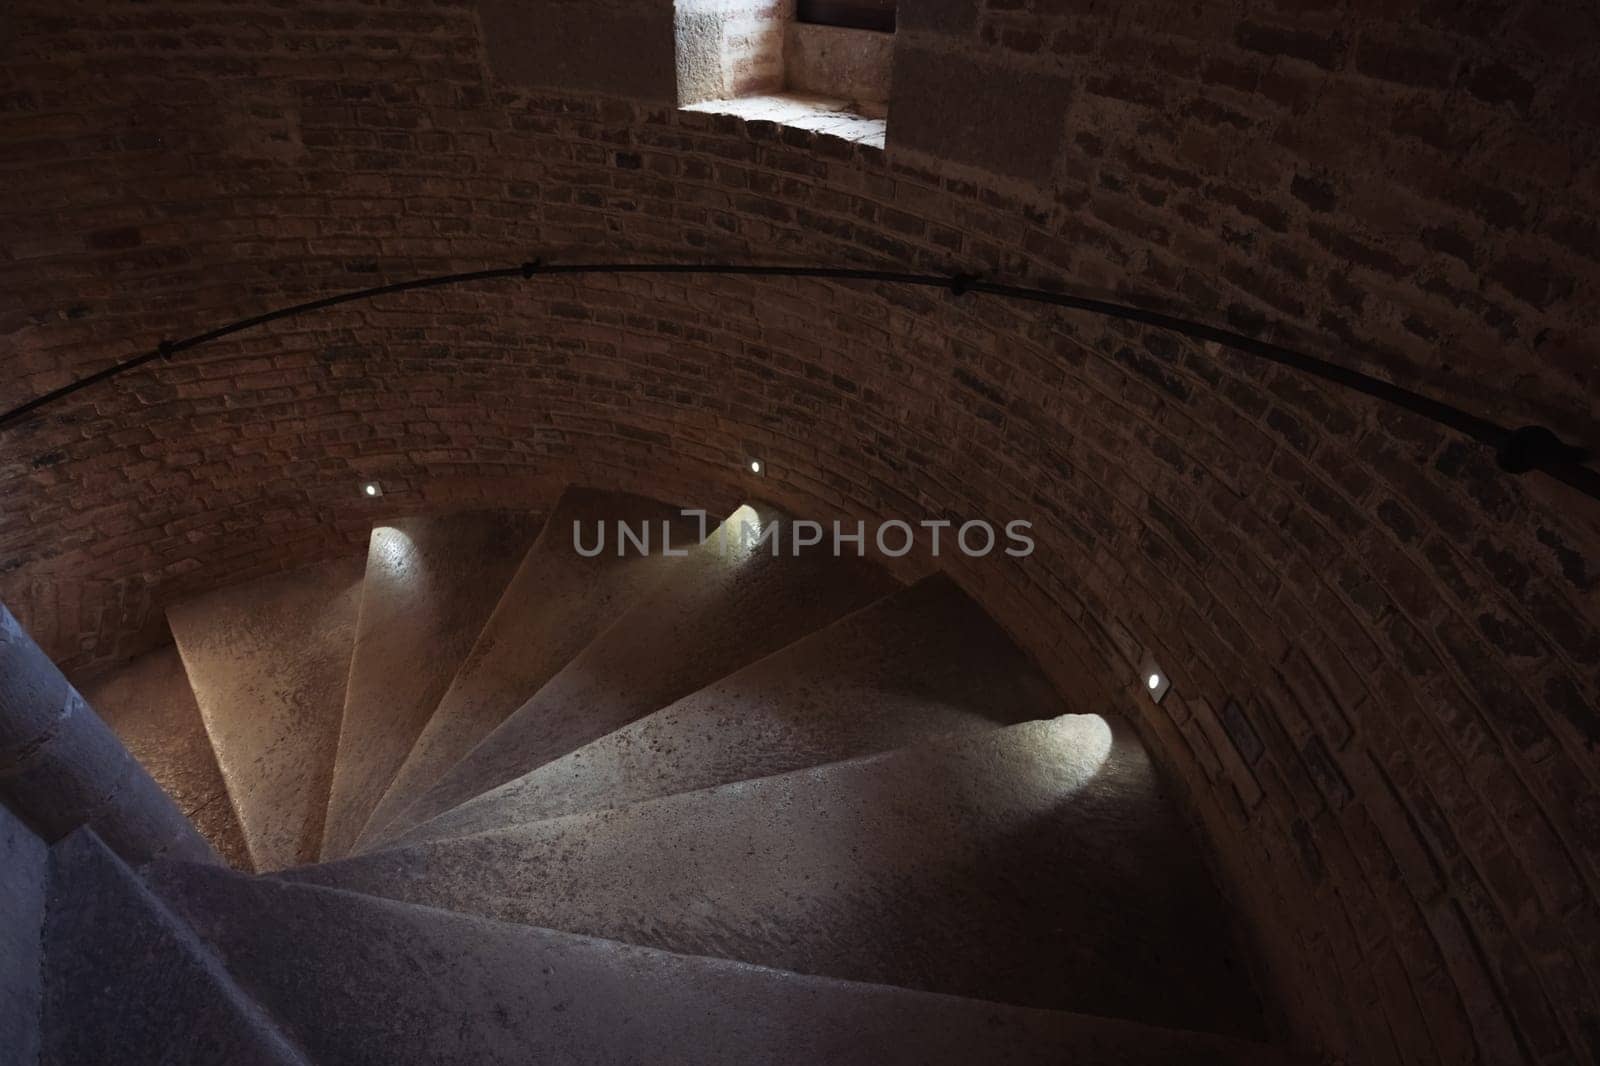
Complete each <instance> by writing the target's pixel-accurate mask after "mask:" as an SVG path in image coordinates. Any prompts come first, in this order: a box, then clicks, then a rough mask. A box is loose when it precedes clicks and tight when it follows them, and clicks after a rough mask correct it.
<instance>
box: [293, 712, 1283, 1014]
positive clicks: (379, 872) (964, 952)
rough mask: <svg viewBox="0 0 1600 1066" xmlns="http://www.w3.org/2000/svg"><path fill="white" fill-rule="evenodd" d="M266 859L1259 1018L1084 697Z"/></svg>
mask: <svg viewBox="0 0 1600 1066" xmlns="http://www.w3.org/2000/svg"><path fill="white" fill-rule="evenodd" d="M280 876H284V877H288V878H293V879H296V880H301V881H305V882H310V883H317V884H323V885H329V886H333V887H339V888H346V889H350V890H353V891H358V892H365V893H370V894H374V895H381V896H387V897H390V898H393V899H398V900H404V901H408V902H413V903H419V904H425V905H430V906H437V907H442V908H445V909H449V910H456V911H462V912H467V913H473V914H478V915H480V916H483V917H489V918H494V919H497V920H505V921H515V922H521V923H524V924H528V925H537V926H543V927H548V928H553V929H561V930H565V931H568V932H573V933H580V934H584V935H589V936H598V937H605V938H608V939H613V940H620V941H625V942H628V943H636V944H642V945H646V946H651V947H657V948H661V949H663V950H668V951H677V952H681V953H684V954H692V955H709V956H717V957H722V958H731V959H738V960H741V961H745V962H750V963H756V964H760V965H766V966H772V967H775V968H778V969H784V970H793V971H796V972H800V973H809V974H816V975H824V976H831V977H839V978H844V979H849V980H859V981H870V982H874V983H880V984H891V985H900V986H904V987H909V988H918V989H922V990H924V991H930V992H942V993H947V994H952V995H959V996H966V997H971V998H977V999H989V1000H996V1001H1001V1002H1007V1003H1014V1004H1018V1005H1024V1006H1032V1007H1040V1008H1047V1009H1066V1010H1074V1011H1079V1012H1083V1013H1091V1014H1099V1015H1105V1016H1109V1017H1122V1018H1128V1019H1132V1020H1135V1021H1140V1022H1144V1023H1147V1024H1152V1025H1160V1026H1164V1027H1172V1028H1182V1029H1201V1030H1207V1031H1213V1032H1222V1033H1227V1034H1229V1035H1235V1036H1245V1037H1256V1036H1259V1034H1260V1031H1261V1027H1262V1020H1261V1014H1260V1008H1259V1005H1258V1003H1257V1000H1256V997H1255V996H1254V994H1253V992H1252V988H1251V983H1250V980H1249V978H1248V975H1247V974H1246V973H1245V968H1244V965H1243V963H1242V961H1240V960H1241V959H1242V955H1241V954H1240V952H1239V951H1238V950H1237V949H1236V946H1235V944H1234V942H1233V940H1232V938H1231V937H1230V936H1229V935H1228V933H1227V932H1226V931H1225V929H1226V922H1225V911H1224V908H1223V907H1222V905H1221V901H1220V899H1219V898H1218V894H1217V892H1216V890H1215V888H1214V886H1213V884H1212V882H1211V880H1210V877H1209V874H1208V872H1207V870H1206V868H1205V866H1204V864H1203V863H1202V862H1201V860H1200V857H1199V854H1198V852H1197V851H1196V849H1195V848H1194V846H1193V843H1192V841H1191V840H1190V838H1189V836H1188V834H1187V832H1186V830H1185V828H1184V827H1183V826H1182V825H1181V823H1180V821H1179V820H1178V818H1177V817H1176V816H1175V814H1174V812H1173V810H1172V808H1171V805H1170V803H1169V802H1168V800H1167V799H1166V797H1165V796H1164V795H1163V794H1162V793H1161V791H1160V789H1159V787H1158V785H1157V783H1156V780H1155V777H1154V772H1153V769H1152V767H1151V766H1150V763H1149V761H1148V759H1147V757H1146V756H1145V754H1144V751H1143V748H1142V747H1141V746H1140V745H1139V743H1138V742H1137V740H1136V739H1134V738H1132V737H1131V736H1129V735H1127V734H1126V731H1125V729H1120V728H1119V729H1118V730H1116V731H1113V729H1112V727H1111V724H1109V723H1108V722H1107V721H1106V720H1104V719H1102V718H1100V717H1098V716H1095V715H1066V716H1063V717H1060V718H1057V719H1053V720H1050V721H1043V722H1028V723H1023V724H1021V725H1015V726H1009V727H1005V728H997V729H994V730H991V731H988V732H984V733H976V734H975V733H972V732H970V731H969V732H963V733H959V734H956V735H954V736H951V737H946V738H941V739H939V740H935V741H929V742H925V743H921V744H917V745H914V746H911V747H908V748H903V749H900V750H898V751H895V752H891V753H888V754H883V755H876V756H870V757H866V758H862V759H858V760H853V761H850V762H842V763H833V764H831V765H827V766H822V767H815V768H812V769H808V770H801V771H796V772H792V773H788V774H783V775H779V776H775V777H766V778H761V779H758V780H754V781H743V782H737V783H734V784H729V785H721V786H718V787H716V788H711V789H706V790H704V791H700V792H690V793H683V794H679V795H674V796H668V797H665V798H662V799H656V800H650V801H646V802H644V803H639V804H635V805H632V806H628V807H621V808H616V809H611V810H604V811H598V812H591V813H584V814H575V815H568V816H566V817H561V818H554V819H550V820H546V821H541V822H536V823H533V824H531V825H527V826H521V827H518V828H516V829H510V830H499V831H494V832H489V833H482V834H477V835H474V836H469V837H461V838H454V839H446V840H439V841H433V842H428V843H423V844H418V845H415V846H411V847H406V848H398V849H395V850H392V851H385V852H380V853H376V854H372V855H366V856H360V857H356V858H352V859H349V860H347V861H344V862H339V863H333V864H330V865H327V866H320V867H310V868H305V869H301V870H297V871H290V872H288V873H286V874H283V875H280Z"/></svg>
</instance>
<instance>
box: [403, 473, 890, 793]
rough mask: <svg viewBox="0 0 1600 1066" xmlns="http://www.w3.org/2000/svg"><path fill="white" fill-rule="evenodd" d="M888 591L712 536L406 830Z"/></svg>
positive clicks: (736, 522) (822, 559) (500, 732)
mask: <svg viewBox="0 0 1600 1066" xmlns="http://www.w3.org/2000/svg"><path fill="white" fill-rule="evenodd" d="M745 523H749V524H750V525H751V526H752V527H753V528H755V529H757V530H764V529H767V528H769V527H773V526H776V527H778V528H779V530H780V531H781V530H783V529H784V528H786V526H787V523H788V519H787V518H785V517H784V516H783V515H782V514H781V513H780V512H778V511H777V510H776V509H774V508H771V507H767V506H765V505H760V504H756V505H749V504H747V505H745V506H744V507H741V508H739V510H737V511H736V512H734V514H733V515H731V516H729V518H728V519H726V520H725V521H724V522H723V524H722V525H721V526H719V531H727V530H734V531H737V530H738V529H739V528H740V526H741V525H742V524H745ZM780 535H781V534H780ZM786 543H787V542H786ZM895 587H897V586H896V585H895V583H894V581H893V580H892V579H891V578H890V577H889V576H888V575H887V574H886V573H884V571H883V570H882V569H880V568H879V567H877V566H874V565H872V564H871V563H869V562H867V561H865V560H860V559H856V558H853V557H849V556H846V557H844V558H835V557H833V556H832V555H831V554H829V553H828V552H827V551H824V550H812V551H807V552H803V553H802V554H800V555H798V556H796V555H793V554H790V553H789V551H788V549H787V547H785V550H784V552H783V553H781V554H774V553H773V552H771V551H770V550H768V549H767V548H766V547H764V546H759V545H755V546H752V545H746V544H744V543H743V542H741V541H740V540H739V539H738V537H737V535H735V536H734V537H732V538H729V537H725V536H723V535H720V534H719V532H713V534H712V535H711V536H710V537H709V538H708V539H707V540H705V541H704V542H702V543H701V544H699V545H697V546H695V547H694V548H691V549H690V550H689V554H688V557H687V558H683V559H680V560H679V565H677V566H675V567H674V568H673V570H672V573H671V574H670V575H668V577H667V578H666V580H665V581H663V582H662V583H661V584H660V585H658V586H657V587H656V588H655V589H654V590H653V591H652V592H651V593H650V594H649V595H647V596H644V597H641V598H640V599H639V600H638V601H637V602H636V603H635V604H634V605H633V606H632V607H631V608H630V609H629V610H628V611H626V612H625V613H624V614H623V615H622V616H621V617H619V618H618V619H617V620H616V621H615V622H614V623H613V624H612V625H611V626H610V627H608V628H607V629H605V630H604V631H603V632H601V633H600V634H599V636H597V637H596V638H595V639H594V641H593V642H592V643H590V644H589V645H588V646H587V647H585V648H584V649H583V651H582V652H580V653H579V654H578V656H577V657H576V658H574V659H573V660H572V661H571V662H570V663H568V664H567V665H566V667H565V668H563V669H562V670H561V671H560V672H559V673H558V674H556V676H555V677H553V678H551V679H550V681H549V682H548V683H547V684H546V685H545V686H544V687H543V688H541V689H540V690H539V691H538V692H537V693H535V694H534V696H533V698H531V699H530V700H529V701H528V702H527V703H525V704H523V705H522V706H521V707H520V708H518V709H517V710H516V711H515V712H514V713H513V714H511V715H510V716H509V717H508V718H507V719H506V720H505V721H504V722H502V723H501V724H500V725H499V727H498V728H496V729H495V730H494V731H493V732H492V733H490V734H489V735H488V736H487V737H485V738H484V740H483V741H482V742H481V743H479V744H478V745H477V746H476V747H475V748H473V749H472V751H471V752H470V753H469V754H468V755H467V756H466V757H465V758H464V759H463V760H462V761H461V762H460V763H458V764H456V766H455V767H454V768H453V769H451V771H450V772H449V773H448V774H446V775H445V776H444V777H443V778H442V779H441V780H440V781H439V782H438V783H437V784H436V785H434V786H433V787H432V788H431V789H429V790H428V791H427V792H426V793H424V794H423V796H422V797H421V798H420V799H418V800H417V801H416V802H415V803H413V804H411V805H410V807H409V808H408V809H407V811H406V813H405V818H406V819H407V821H408V822H409V824H413V825H414V824H418V823H420V822H423V821H426V820H428V819H429V818H432V817H433V816H434V815H437V814H440V813H442V812H444V811H446V810H449V809H450V808H452V807H455V806H458V805H459V804H461V803H464V802H466V801H467V800H469V799H471V798H472V797H474V796H477V795H480V794H482V793H484V792H487V791H488V790H490V789H492V788H495V787H497V786H499V785H502V784H504V783H505V782H507V781H511V780H514V779H515V778H518V777H520V776H522V775H523V774H525V773H527V772H528V771H530V770H533V769H535V768H537V767H539V766H542V765H544V764H545V763H548V762H552V761H554V760H555V759H558V758H560V757H561V756H563V755H566V754H567V753H569V752H571V751H574V750H576V749H578V748H580V747H582V746H583V745H585V744H587V743H589V742H591V741H593V740H597V739H599V738H600V737H602V736H604V735H606V734H607V733H610V732H613V731H614V730H616V729H618V728H620V727H622V726H624V725H627V724H628V723H629V722H632V721H634V720H635V719H638V718H641V717H643V716H644V715H646V714H649V713H650V712H652V711H655V710H658V709H660V708H662V707H665V706H666V705H668V704H670V703H672V702H673V701H675V700H677V699H680V698H682V697H683V696H687V695H689V694H690V693H692V692H694V691H696V690H697V689H700V688H703V687H705V686H706V685H707V684H709V683H711V682H713V681H715V680H717V679H719V678H722V677H725V676H726V675H728V674H731V673H733V672H735V671H736V670H739V669H740V668H742V667H744V666H746V665H747V664H749V663H751V662H754V661H756V660H757V659H760V658H762V657H764V656H766V655H768V654H770V653H772V652H774V651H776V650H778V649H779V648H782V647H784V646H785V645H788V644H790V643H793V642H794V641H795V640H798V639H800V638H801V637H803V636H805V635H806V634H808V633H811V632H813V631H815V630H817V629H820V628H822V627H823V626H826V625H828V624H829V623H831V622H833V621H834V620H836V619H837V618H840V617H842V616H843V615H846V614H848V613H850V612H851V611H853V610H856V609H857V608H859V607H863V606H865V605H866V604H868V603H871V602H872V601H873V600H876V599H878V598H879V597H881V596H883V595H885V594H887V593H888V592H890V591H892V590H893V589H894V588H895ZM779 604H781V605H782V609H781V610H779V609H775V605H779Z"/></svg>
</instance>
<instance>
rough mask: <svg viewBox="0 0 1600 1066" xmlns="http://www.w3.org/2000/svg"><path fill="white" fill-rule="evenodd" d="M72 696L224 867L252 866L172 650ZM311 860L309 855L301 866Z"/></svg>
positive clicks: (210, 741) (200, 714)
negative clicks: (112, 734)
mask: <svg viewBox="0 0 1600 1066" xmlns="http://www.w3.org/2000/svg"><path fill="white" fill-rule="evenodd" d="M78 690H79V692H80V693H81V694H82V695H83V698H84V699H85V700H86V701H87V702H88V704H89V706H91V707H93V708H94V709H95V711H96V713H98V714H99V715H100V717H101V718H102V719H103V720H104V721H105V723H106V725H108V726H110V727H111V729H112V731H113V732H115V733H116V734H117V737H118V739H120V740H121V741H122V743H123V744H124V745H125V746H126V747H127V749H128V750H129V751H130V752H132V753H133V757H134V758H135V759H138V760H139V763H140V765H141V766H143V767H144V768H145V770H146V771H147V772H148V773H149V774H150V776H151V777H153V778H154V779H155V781H156V783H157V784H159V785H160V786H161V787H162V788H163V789H164V790H165V791H166V793H167V795H169V796H171V797H172V801H173V802H174V803H176V804H177V805H178V808H179V809H180V810H182V811H183V813H184V814H185V815H187V816H188V818H189V820H190V821H191V822H193V823H194V826H195V828H196V829H198V830H199V831H200V835H201V836H203V837H205V838H206V840H208V841H210V842H211V846H212V847H214V848H215V849H216V850H217V854H218V855H220V856H221V857H222V859H223V861H224V862H226V863H228V864H229V865H230V866H233V867H235V868H237V869H241V870H249V869H255V868H257V867H256V863H255V860H254V858H253V856H252V854H251V851H250V845H249V842H248V841H247V839H246V834H245V830H244V826H243V824H242V822H241V821H240V819H239V813H238V811H237V810H236V809H235V806H234V798H233V796H232V795H231V794H230V792H231V789H230V785H229V783H228V780H227V775H226V773H224V771H223V769H222V766H221V761H220V759H219V757H218V755H217V738H216V737H214V736H212V735H211V734H210V731H209V730H208V729H207V726H206V721H205V714H204V710H203V708H202V707H201V706H200V704H199V702H198V701H197V699H196V696H195V692H194V690H193V688H192V686H191V685H190V679H189V676H188V675H187V674H186V673H185V671H184V664H183V659H182V657H181V656H180V655H179V652H178V649H177V648H176V647H174V646H173V645H170V644H169V645H166V646H165V647H161V648H156V649H154V650H153V651H149V652H146V653H145V654H143V655H140V656H138V657H137V658H135V659H133V660H131V661H129V662H128V663H125V664H124V665H123V666H121V667H120V668H118V669H116V670H113V671H110V672H109V673H105V674H101V675H100V676H98V677H95V678H93V679H91V680H87V681H85V682H83V683H81V684H80V685H78ZM318 820H319V822H320V813H319V816H318ZM315 857H316V853H315V852H314V851H313V852H311V853H310V854H308V855H306V856H305V857H304V858H303V859H302V860H301V861H310V860H311V859H313V858H315ZM278 865H279V866H289V865H293V862H292V861H290V862H283V863H279V864H278Z"/></svg>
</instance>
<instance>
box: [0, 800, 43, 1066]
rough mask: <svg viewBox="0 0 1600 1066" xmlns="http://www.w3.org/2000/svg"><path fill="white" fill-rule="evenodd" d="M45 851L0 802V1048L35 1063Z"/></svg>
mask: <svg viewBox="0 0 1600 1066" xmlns="http://www.w3.org/2000/svg"><path fill="white" fill-rule="evenodd" d="M49 873H50V853H49V849H47V848H46V847H45V844H44V841H42V840H40V839H39V838H38V837H37V836H36V835H34V833H33V831H32V830H31V829H29V828H28V827H27V826H25V825H23V824H22V822H21V821H20V820H18V818H17V816H16V815H14V814H12V813H11V811H10V810H9V809H7V808H6V806H5V804H3V803H0V1048H5V1049H6V1051H5V1054H6V1056H8V1058H7V1059H6V1061H9V1062H16V1063H19V1064H22V1066H32V1064H33V1063H35V1062H38V1061H39V1022H40V1010H41V1008H42V1007H43V1003H44V998H43V997H44V985H43V977H44V965H43V961H42V956H43V946H44V943H43V936H44V908H45V895H46V888H47V884H48V881H49Z"/></svg>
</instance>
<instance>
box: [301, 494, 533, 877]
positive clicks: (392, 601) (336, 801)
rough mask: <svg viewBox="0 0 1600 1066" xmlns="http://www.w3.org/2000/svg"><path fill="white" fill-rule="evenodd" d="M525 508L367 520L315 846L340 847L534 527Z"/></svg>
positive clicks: (422, 719) (344, 849) (394, 767)
mask: <svg viewBox="0 0 1600 1066" xmlns="http://www.w3.org/2000/svg"><path fill="white" fill-rule="evenodd" d="M538 529H539V521H538V519H537V517H536V516H533V515H528V514H520V513H518V514H501V513H469V514H457V515H443V516H425V517H420V518H402V519H397V520H395V521H392V522H388V523H386V524H384V525H380V526H377V527H375V528H374V529H373V530H372V537H371V539H370V541H369V542H368V549H367V567H366V574H365V578H364V579H363V581H362V588H361V610H360V615H359V618H358V620H357V623H356V638H355V648H354V651H353V653H352V655H351V659H350V676H349V683H348V685H347V687H346V690H345V698H344V713H343V716H342V721H341V725H340V730H339V746H338V756H337V758H336V760H335V762H334V768H333V785H332V789H331V793H330V795H329V799H328V813H327V823H326V825H325V827H324V830H323V840H322V854H323V855H324V856H325V857H336V856H339V855H344V854H346V853H348V852H349V850H350V849H351V847H352V846H353V845H354V844H355V842H356V840H357V838H358V837H359V836H360V835H361V831H362V829H364V828H365V826H366V823H367V818H368V817H369V816H370V815H371V814H372V810H373V808H374V807H376V806H377V804H378V800H379V799H381V798H382V796H383V793H384V791H385V790H386V789H387V788H388V787H389V783H390V782H391V781H392V780H394V775H395V773H396V772H397V771H398V770H399V769H400V766H401V764H402V763H404V762H405V759H406V756H407V755H408V754H409V753H410V751H411V746H412V744H414V743H415V742H416V739H417V737H418V736H419V735H421V733H422V729H423V727H424V726H425V725H427V722H428V719H429V717H431V716H432V714H433V711H434V708H436V707H437V706H438V705H439V699H440V698H441V697H442V696H443V695H444V693H445V690H446V689H448V688H449V687H450V680H451V678H453V677H455V675H456V671H457V670H458V669H460V667H461V662H462V660H463V659H465V658H466V655H467V652H468V651H469V650H470V649H471V647H472V644H473V641H475V640H476V639H477V636H478V633H479V631H481V630H482V629H483V624H484V622H485V621H487V619H488V617H489V613H490V612H491V611H493V610H494V605H495V604H496V603H497V602H498V601H499V599H500V593H501V591H502V590H503V589H504V588H505V585H506V582H507V581H509V580H510V579H511V575H512V574H513V573H515V572H516V569H517V566H518V565H519V564H521V562H522V558H523V556H524V555H526V554H527V552H528V547H529V546H530V545H531V544H532V543H533V539H534V537H535V535H536V534H537V533H538Z"/></svg>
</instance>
